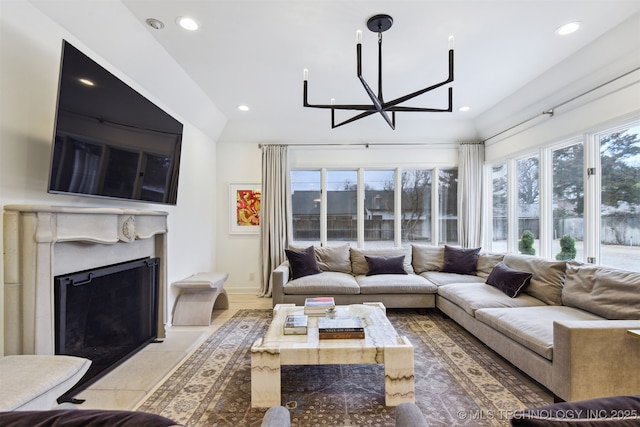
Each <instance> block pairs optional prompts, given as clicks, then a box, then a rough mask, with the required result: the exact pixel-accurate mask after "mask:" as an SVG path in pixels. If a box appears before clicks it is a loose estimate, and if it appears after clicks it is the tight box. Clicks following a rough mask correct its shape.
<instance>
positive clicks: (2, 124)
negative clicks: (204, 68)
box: [0, 1, 225, 342]
mask: <svg viewBox="0 0 640 427" xmlns="http://www.w3.org/2000/svg"><path fill="white" fill-rule="evenodd" d="M87 3H90V2H87ZM91 3H92V4H91V5H89V6H88V7H90V8H92V10H93V12H91V13H98V14H100V13H101V15H102V17H103V18H104V19H102V20H97V19H91V17H90V16H87V18H88V19H87V20H88V21H89V22H92V24H91V26H92V27H91V28H95V25H98V24H97V23H98V22H100V25H104V26H105V27H108V28H118V34H119V37H125V35H124V34H126V33H127V31H128V29H129V27H128V25H129V24H132V25H135V26H136V27H137V26H139V24H137V23H135V22H133V23H130V22H127V21H126V19H123V18H122V16H125V17H126V16H129V15H130V13H129V12H128V11H126V9H125V10H124V11H121V10H120V8H124V6H122V5H121V4H120V3H119V2H99V5H98V4H96V3H95V2H91ZM74 4H75V3H74ZM76 6H77V5H76ZM0 7H1V13H0V93H1V95H0V205H2V206H4V205H7V204H30V205H66V206H91V207H96V206H100V207H103V206H104V207H122V208H130V209H151V210H161V211H167V212H169V217H168V221H169V224H168V226H169V234H168V260H167V261H168V262H167V275H168V276H167V282H168V283H171V282H173V281H176V280H179V279H182V278H184V277H187V276H189V275H191V274H193V273H196V272H198V271H210V270H213V269H214V268H215V266H216V244H215V242H216V232H217V230H216V227H215V224H216V222H217V221H218V219H219V218H218V217H219V210H218V209H217V206H218V202H217V192H218V187H217V185H216V173H215V164H216V157H217V154H216V143H215V139H216V135H219V133H220V132H221V130H222V128H223V126H224V122H225V118H224V117H223V116H222V115H221V114H220V113H219V111H218V110H217V109H216V107H215V106H212V105H210V104H207V103H202V104H201V105H200V108H196V107H194V106H193V105H192V103H191V104H190V106H189V107H183V105H184V102H185V99H184V98H185V97H188V94H189V91H193V90H194V85H193V82H192V81H191V80H190V79H188V78H187V77H186V75H183V74H182V75H181V74H180V73H181V71H180V69H179V67H177V66H176V64H175V63H171V62H170V60H168V59H167V58H168V55H166V52H164V50H162V49H160V48H156V49H155V50H154V47H153V44H152V43H151V42H150V40H149V39H144V33H142V35H141V34H137V37H139V38H140V39H139V42H140V43H141V44H143V45H145V50H144V51H145V55H144V56H138V57H137V58H136V57H131V55H128V54H126V55H125V54H124V53H123V56H119V54H118V52H119V51H123V52H124V51H126V49H121V48H122V46H123V45H121V44H120V45H112V44H111V43H113V40H112V39H111V38H110V37H102V39H96V40H93V39H92V38H91V37H87V38H85V37H82V32H78V33H77V34H71V33H70V32H69V31H68V30H66V29H64V28H62V27H61V26H59V25H58V24H56V23H54V22H53V21H52V20H51V19H49V18H48V17H47V16H45V15H44V14H43V13H42V12H40V10H38V9H36V8H35V7H34V6H33V5H32V4H30V3H28V2H26V1H10V2H7V1H2V5H1V6H0ZM96 8H97V9H99V8H115V10H113V12H116V13H113V14H111V15H110V14H109V13H105V12H106V11H101V10H94V9H96ZM120 12H123V13H124V15H121V13H120ZM87 13H89V12H87ZM112 15H113V16H117V17H118V19H117V22H109V18H110V16H112ZM91 28H89V30H91ZM94 32H95V31H94ZM148 37H151V36H148ZM63 38H64V39H66V40H68V41H69V42H71V43H72V44H73V45H74V46H76V47H77V48H79V49H80V50H82V51H83V52H84V53H85V54H87V55H89V56H90V57H91V58H92V59H94V60H96V61H97V62H99V63H100V64H101V65H102V66H104V67H105V68H107V69H108V70H109V71H111V72H113V73H114V74H116V75H117V76H118V77H120V78H121V79H123V80H124V81H125V82H127V83H128V84H130V85H131V86H133V87H134V88H135V89H136V90H138V91H139V92H141V93H142V94H144V95H145V96H147V97H148V98H149V99H150V100H152V101H153V102H155V103H156V104H158V105H159V106H160V107H162V108H164V109H165V110H166V111H167V112H169V113H170V114H172V115H173V116H174V117H176V118H177V119H178V120H180V121H182V122H183V124H184V137H183V149H182V159H181V165H182V168H181V170H180V178H179V191H178V204H177V205H176V206H168V205H158V204H147V203H136V202H124V201H115V200H107V199H97V198H87V197H73V196H65V195H53V194H47V177H48V170H49V158H50V150H51V141H52V137H53V126H54V115H55V102H56V93H57V87H58V74H59V67H60V51H61V45H62V39H63ZM87 40H91V42H90V45H89V42H87ZM135 40H138V39H136V38H132V39H131V41H130V42H129V44H128V46H127V47H129V48H131V49H137V48H139V46H136V43H137V41H135ZM98 52H100V53H98ZM104 53H106V54H107V55H109V57H110V60H109V61H106V60H105V59H103V56H101V54H102V55H104ZM163 55H164V56H163ZM137 62H138V63H137ZM115 63H117V65H116V64H115ZM147 63H155V64H158V65H159V68H158V71H157V72H155V73H153V76H150V77H149V81H146V80H144V79H141V80H138V81H134V80H133V79H132V78H130V77H129V76H130V75H136V70H140V69H144V67H145V66H146V64H147ZM123 69H127V70H128V71H129V70H130V72H128V73H127V74H125V73H124V72H123ZM162 70H168V71H169V73H168V74H165V75H163V71H162ZM137 75H138V77H140V76H144V75H145V73H137ZM169 83H170V84H169ZM163 86H164V87H166V88H168V89H167V91H164V90H163ZM175 93H180V94H181V96H179V97H177V96H176V95H175ZM194 98H195V99H198V95H195V96H194V97H193V98H191V100H193V99H194ZM190 109H194V110H197V111H198V114H203V112H206V114H207V116H208V120H207V123H208V124H207V126H208V127H207V128H206V129H205V130H204V131H203V130H201V128H199V127H196V126H194V125H193V124H192V123H191V122H190V121H189V118H188V117H185V116H186V115H188V114H190V111H189V110H190ZM1 230H2V228H0V233H2V231H1ZM0 242H1V239H0ZM1 273H2V268H1V267H0V277H1ZM0 290H2V292H0V307H3V305H4V304H3V302H2V300H1V298H2V297H1V295H2V294H3V293H4V292H3V288H0ZM174 298H175V294H174V292H173V291H172V290H171V289H169V292H168V304H169V307H172V306H173V302H174ZM1 311H2V309H0V312H1ZM1 318H2V316H1V315H0V319H1ZM0 326H2V325H1V320H0ZM2 330H3V327H0V334H1V333H2V332H1V331H2ZM2 341H3V340H2V337H1V336H0V342H2Z"/></svg>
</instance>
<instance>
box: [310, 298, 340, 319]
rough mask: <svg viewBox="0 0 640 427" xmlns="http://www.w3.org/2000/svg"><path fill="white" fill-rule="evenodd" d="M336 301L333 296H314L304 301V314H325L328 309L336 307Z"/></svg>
mask: <svg viewBox="0 0 640 427" xmlns="http://www.w3.org/2000/svg"><path fill="white" fill-rule="evenodd" d="M335 308H336V302H335V300H334V299H333V297H313V298H306V299H305V301H304V314H307V315H311V316H324V314H325V313H326V311H327V309H332V310H333V309H335Z"/></svg>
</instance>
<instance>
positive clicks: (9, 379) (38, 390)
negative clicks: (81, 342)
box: [0, 354, 91, 411]
mask: <svg viewBox="0 0 640 427" xmlns="http://www.w3.org/2000/svg"><path fill="white" fill-rule="evenodd" d="M90 365H91V361H90V360H89V359H85V358H83V357H76V356H63V355H30V354H25V355H17V356H4V357H2V358H0V411H34V410H48V409H54V408H56V407H57V406H58V402H57V399H58V397H60V396H62V395H63V394H64V393H65V392H67V391H68V390H69V389H71V387H73V386H74V385H75V384H76V383H77V382H78V381H80V379H81V378H82V376H83V375H84V374H85V372H87V370H88V369H89V366H90Z"/></svg>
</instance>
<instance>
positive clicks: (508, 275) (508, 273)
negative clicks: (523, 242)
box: [486, 261, 533, 298]
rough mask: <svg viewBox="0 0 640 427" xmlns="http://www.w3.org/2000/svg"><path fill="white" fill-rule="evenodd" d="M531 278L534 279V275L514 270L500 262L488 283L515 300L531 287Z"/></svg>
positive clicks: (494, 268)
mask: <svg viewBox="0 0 640 427" xmlns="http://www.w3.org/2000/svg"><path fill="white" fill-rule="evenodd" d="M531 277H533V273H528V272H526V271H519V270H514V269H513V268H509V267H507V266H506V265H505V263H504V262H502V261H500V262H499V263H497V264H496V265H495V267H493V270H491V273H490V274H489V277H487V282H486V283H487V285H491V286H493V287H494V288H497V289H500V290H501V291H502V292H504V293H505V294H507V295H509V296H510V297H511V298H515V297H517V296H518V295H520V292H522V291H523V290H524V288H526V287H527V286H528V285H529V283H530V282H531Z"/></svg>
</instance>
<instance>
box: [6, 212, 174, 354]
mask: <svg viewBox="0 0 640 427" xmlns="http://www.w3.org/2000/svg"><path fill="white" fill-rule="evenodd" d="M167 215H168V214H167V213H166V212H161V211H151V210H134V209H114V208H75V207H61V206H28V205H7V206H5V207H4V290H3V291H4V305H5V307H4V310H5V311H4V312H5V318H4V338H5V339H4V343H3V345H4V354H54V352H55V336H54V325H55V319H54V314H55V310H54V298H53V293H54V285H53V284H54V277H55V276H56V275H59V274H65V273H72V272H75V271H81V270H86V269H89V268H95V267H100V266H104V265H109V264H115V263H118V262H123V261H129V260H132V259H137V258H143V257H147V256H149V257H156V256H157V257H160V258H161V260H162V261H161V268H160V295H159V296H160V298H159V310H158V312H159V319H158V335H159V337H163V334H164V319H165V316H166V302H165V293H166V253H167V245H166V234H167Z"/></svg>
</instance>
